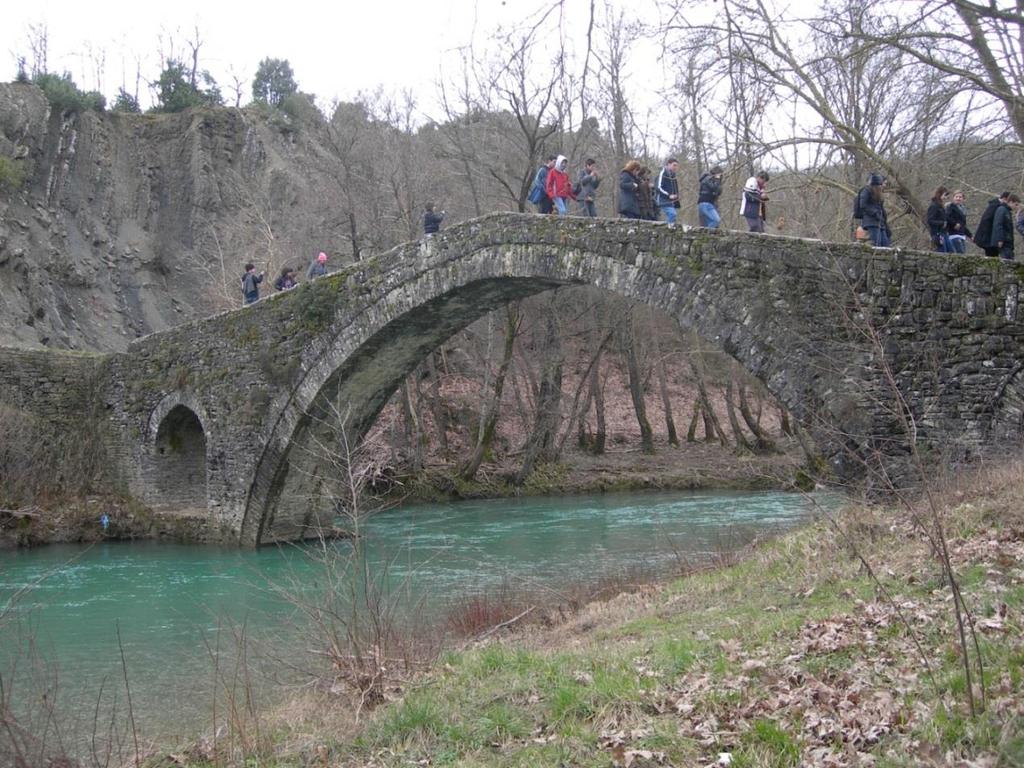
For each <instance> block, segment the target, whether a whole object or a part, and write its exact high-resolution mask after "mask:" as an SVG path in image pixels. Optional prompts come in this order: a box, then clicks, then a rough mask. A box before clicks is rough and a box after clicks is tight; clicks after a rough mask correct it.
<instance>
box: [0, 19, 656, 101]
mask: <svg viewBox="0 0 1024 768" xmlns="http://www.w3.org/2000/svg"><path fill="white" fill-rule="evenodd" d="M620 4H621V5H624V6H626V7H628V8H635V7H644V6H646V7H647V8H648V9H650V10H653V9H655V8H656V7H657V6H656V4H654V3H651V4H650V5H648V4H647V2H645V1H644V0H641V1H640V2H639V3H638V2H636V1H635V0H634V2H629V0H613V5H620ZM8 5H9V6H10V7H7V8H5V11H4V22H3V24H2V25H0V55H2V59H0V64H2V67H3V68H2V69H0V80H13V79H14V76H15V74H16V72H17V66H16V62H17V57H18V55H22V56H25V57H26V59H28V60H29V63H30V64H31V53H30V46H29V39H30V31H29V30H30V27H31V26H33V25H36V26H41V25H45V27H46V29H47V32H48V42H49V45H48V58H47V68H48V70H49V71H51V72H56V73H62V72H64V71H69V72H71V74H72V76H73V78H74V80H75V82H76V84H77V85H78V86H79V87H80V88H82V89H83V90H100V91H101V92H103V93H104V94H105V95H106V96H107V98H108V100H110V101H112V100H113V97H114V95H115V94H116V92H117V89H118V88H119V87H120V86H121V85H122V83H125V84H126V88H127V90H128V91H129V92H132V91H134V89H135V88H134V81H135V72H136V69H137V65H136V61H137V59H141V60H142V76H143V79H144V80H147V79H150V80H152V79H155V78H156V77H157V75H158V74H159V71H160V66H159V61H160V59H159V56H160V51H161V38H162V39H163V43H162V45H163V49H164V51H165V52H168V50H169V41H170V40H172V39H173V42H174V50H173V53H174V54H175V55H176V56H177V57H179V58H186V57H187V54H188V51H189V49H188V46H187V45H186V41H187V40H188V39H190V38H192V37H194V29H195V27H196V26H197V25H198V27H199V30H200V38H201V40H202V48H201V50H200V68H201V69H208V70H209V71H210V73H211V74H212V75H213V76H214V77H215V79H216V80H217V82H218V84H219V85H220V87H221V91H222V93H223V94H224V97H225V100H226V101H227V102H228V103H233V102H234V92H233V88H232V85H233V81H234V77H233V75H237V76H238V77H239V78H241V79H242V81H243V82H244V86H243V87H244V91H243V95H242V104H245V103H247V102H248V101H249V100H250V99H251V82H252V76H253V74H254V73H255V71H256V66H257V64H258V63H259V61H260V59H262V58H264V57H268V56H269V57H274V58H281V59H287V60H288V61H289V62H290V63H291V66H292V70H293V71H294V73H295V79H296V81H297V82H298V84H299V87H300V88H301V89H302V90H303V91H305V92H307V93H314V94H316V96H317V98H318V101H319V103H320V104H321V105H324V104H327V103H329V102H330V101H331V100H332V99H333V98H340V99H342V100H348V99H352V98H353V97H354V96H355V95H356V94H357V93H358V92H359V91H361V90H363V91H368V90H372V89H374V88H376V87H378V86H382V87H383V88H384V90H385V91H387V92H398V91H401V90H403V89H409V90H411V91H412V92H413V93H415V94H416V95H417V103H418V104H419V105H421V106H420V108H421V110H422V111H421V115H420V117H422V116H423V113H426V114H427V115H429V116H436V115H434V114H431V113H435V112H436V109H435V107H434V104H435V103H436V94H437V91H438V89H437V85H436V83H437V82H438V79H439V77H440V76H441V72H442V66H443V64H442V62H443V61H444V60H445V57H448V70H447V71H448V73H449V75H450V76H452V75H454V74H455V73H456V69H455V67H454V66H453V65H452V63H451V62H452V59H453V51H454V50H455V49H457V48H459V47H460V46H464V45H465V44H466V43H468V42H469V41H470V40H471V39H473V37H474V33H475V34H476V39H477V41H478V42H479V41H482V40H484V39H486V35H487V33H488V32H490V31H491V30H493V29H494V28H495V27H496V26H497V25H503V26H506V27H507V26H514V25H516V24H518V23H520V22H522V21H523V20H524V19H525V18H527V17H529V16H532V15H533V14H535V13H537V12H538V11H539V10H540V9H543V8H549V7H551V6H552V5H556V2H555V0H440V1H439V2H434V3H431V2H426V1H424V0H390V1H389V2H381V1H380V0H378V1H377V2H373V0H369V1H365V0H364V1H363V2H352V0H341V2H334V3H331V2H312V1H310V0H285V2H279V3H273V4H270V3H262V2H258V1H257V2H250V3H245V4H242V3H229V4H220V3H214V2H209V0H207V2H198V1H197V0H175V1H174V2H171V3H159V4H156V3H146V2H139V0H131V1H127V0H99V1H98V2H92V3H90V2H82V0H38V1H37V2H27V3H17V4H8ZM562 5H563V11H562V18H561V32H562V35H563V36H564V38H565V40H566V41H567V43H569V44H570V45H573V46H576V47H578V48H580V49H582V47H583V45H584V40H585V37H586V24H587V18H588V14H589V7H590V2H589V0H564V2H563V4H562ZM597 5H598V6H599V7H600V6H601V5H603V3H600V2H599V3H598V4H597ZM557 19H558V17H557V16H556V17H554V19H553V21H554V23H555V24H557V23H558V21H557ZM100 52H104V53H105V60H104V62H103V65H102V72H101V73H100V74H99V75H98V74H97V67H96V61H97V60H98V58H99V54H100ZM644 58H645V59H646V62H645V64H644V65H643V67H644V70H645V75H646V74H647V73H646V69H647V68H648V67H653V66H657V64H656V62H654V57H653V55H652V54H650V53H649V52H648V53H647V55H646V56H645V57H644ZM637 80H638V83H637V85H643V86H646V87H650V79H649V77H646V76H645V77H643V78H638V79H637ZM139 97H140V102H141V103H142V106H143V107H144V108H145V107H148V106H150V91H149V89H148V88H146V87H145V85H144V84H143V85H142V86H141V87H140V88H139Z"/></svg>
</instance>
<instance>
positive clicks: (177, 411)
mask: <svg viewBox="0 0 1024 768" xmlns="http://www.w3.org/2000/svg"><path fill="white" fill-rule="evenodd" d="M208 423H209V418H208V417H207V416H206V414H205V411H204V409H203V408H202V406H201V405H200V404H199V403H198V401H197V400H196V399H195V398H193V397H192V396H190V395H188V394H184V393H174V394H172V395H168V396H167V397H165V398H164V399H163V400H161V401H160V403H159V404H158V405H157V407H156V408H154V409H153V412H152V414H151V415H150V418H149V424H148V428H147V440H146V443H145V447H144V465H143V470H142V472H143V478H144V480H145V481H146V482H145V485H144V488H145V489H146V493H145V501H146V503H147V504H149V505H150V506H152V507H154V508H157V509H159V508H170V509H174V510H176V511H181V510H191V511H193V512H205V511H206V509H207V507H208V504H209V498H208V465H209V459H208V455H207V445H208V436H207V431H206V427H205V426H204V425H205V424H208Z"/></svg>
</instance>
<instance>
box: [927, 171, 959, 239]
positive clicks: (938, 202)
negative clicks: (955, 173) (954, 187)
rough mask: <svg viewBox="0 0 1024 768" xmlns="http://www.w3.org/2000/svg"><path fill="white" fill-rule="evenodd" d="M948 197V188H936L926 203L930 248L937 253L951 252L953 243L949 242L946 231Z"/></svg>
mask: <svg viewBox="0 0 1024 768" xmlns="http://www.w3.org/2000/svg"><path fill="white" fill-rule="evenodd" d="M948 198H949V190H948V189H946V188H945V187H939V188H938V189H936V190H935V192H934V193H933V194H932V199H931V201H930V202H929V204H928V213H927V214H925V219H926V220H927V221H928V234H929V236H930V237H931V241H932V249H933V250H936V251H938V252H939V253H953V245H952V244H951V243H950V242H949V233H948V232H947V231H946V201H947V200H948Z"/></svg>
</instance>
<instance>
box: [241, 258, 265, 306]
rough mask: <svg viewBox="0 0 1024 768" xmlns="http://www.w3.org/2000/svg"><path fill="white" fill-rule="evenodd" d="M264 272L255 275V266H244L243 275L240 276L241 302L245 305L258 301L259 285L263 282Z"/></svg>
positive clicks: (250, 264)
mask: <svg viewBox="0 0 1024 768" xmlns="http://www.w3.org/2000/svg"><path fill="white" fill-rule="evenodd" d="M265 274H266V272H260V273H259V274H258V275H257V274H256V265H255V264H252V263H251V262H250V263H249V264H246V265H245V274H244V275H242V300H243V301H244V302H245V303H246V304H255V303H256V302H257V301H259V299H260V283H262V282H263V276H264V275H265Z"/></svg>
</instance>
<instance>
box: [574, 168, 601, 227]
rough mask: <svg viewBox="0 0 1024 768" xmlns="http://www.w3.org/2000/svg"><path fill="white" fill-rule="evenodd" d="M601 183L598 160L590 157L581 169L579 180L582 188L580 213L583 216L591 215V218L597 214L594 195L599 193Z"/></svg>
mask: <svg viewBox="0 0 1024 768" xmlns="http://www.w3.org/2000/svg"><path fill="white" fill-rule="evenodd" d="M600 183H601V177H600V176H598V174H597V160H594V159H593V158H588V159H587V162H586V163H585V164H584V167H583V170H582V171H580V178H579V181H578V184H579V188H580V194H579V203H580V214H582V215H583V216H590V217H591V218H593V217H595V216H597V206H596V205H594V197H596V195H597V187H598V185H599V184H600Z"/></svg>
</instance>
